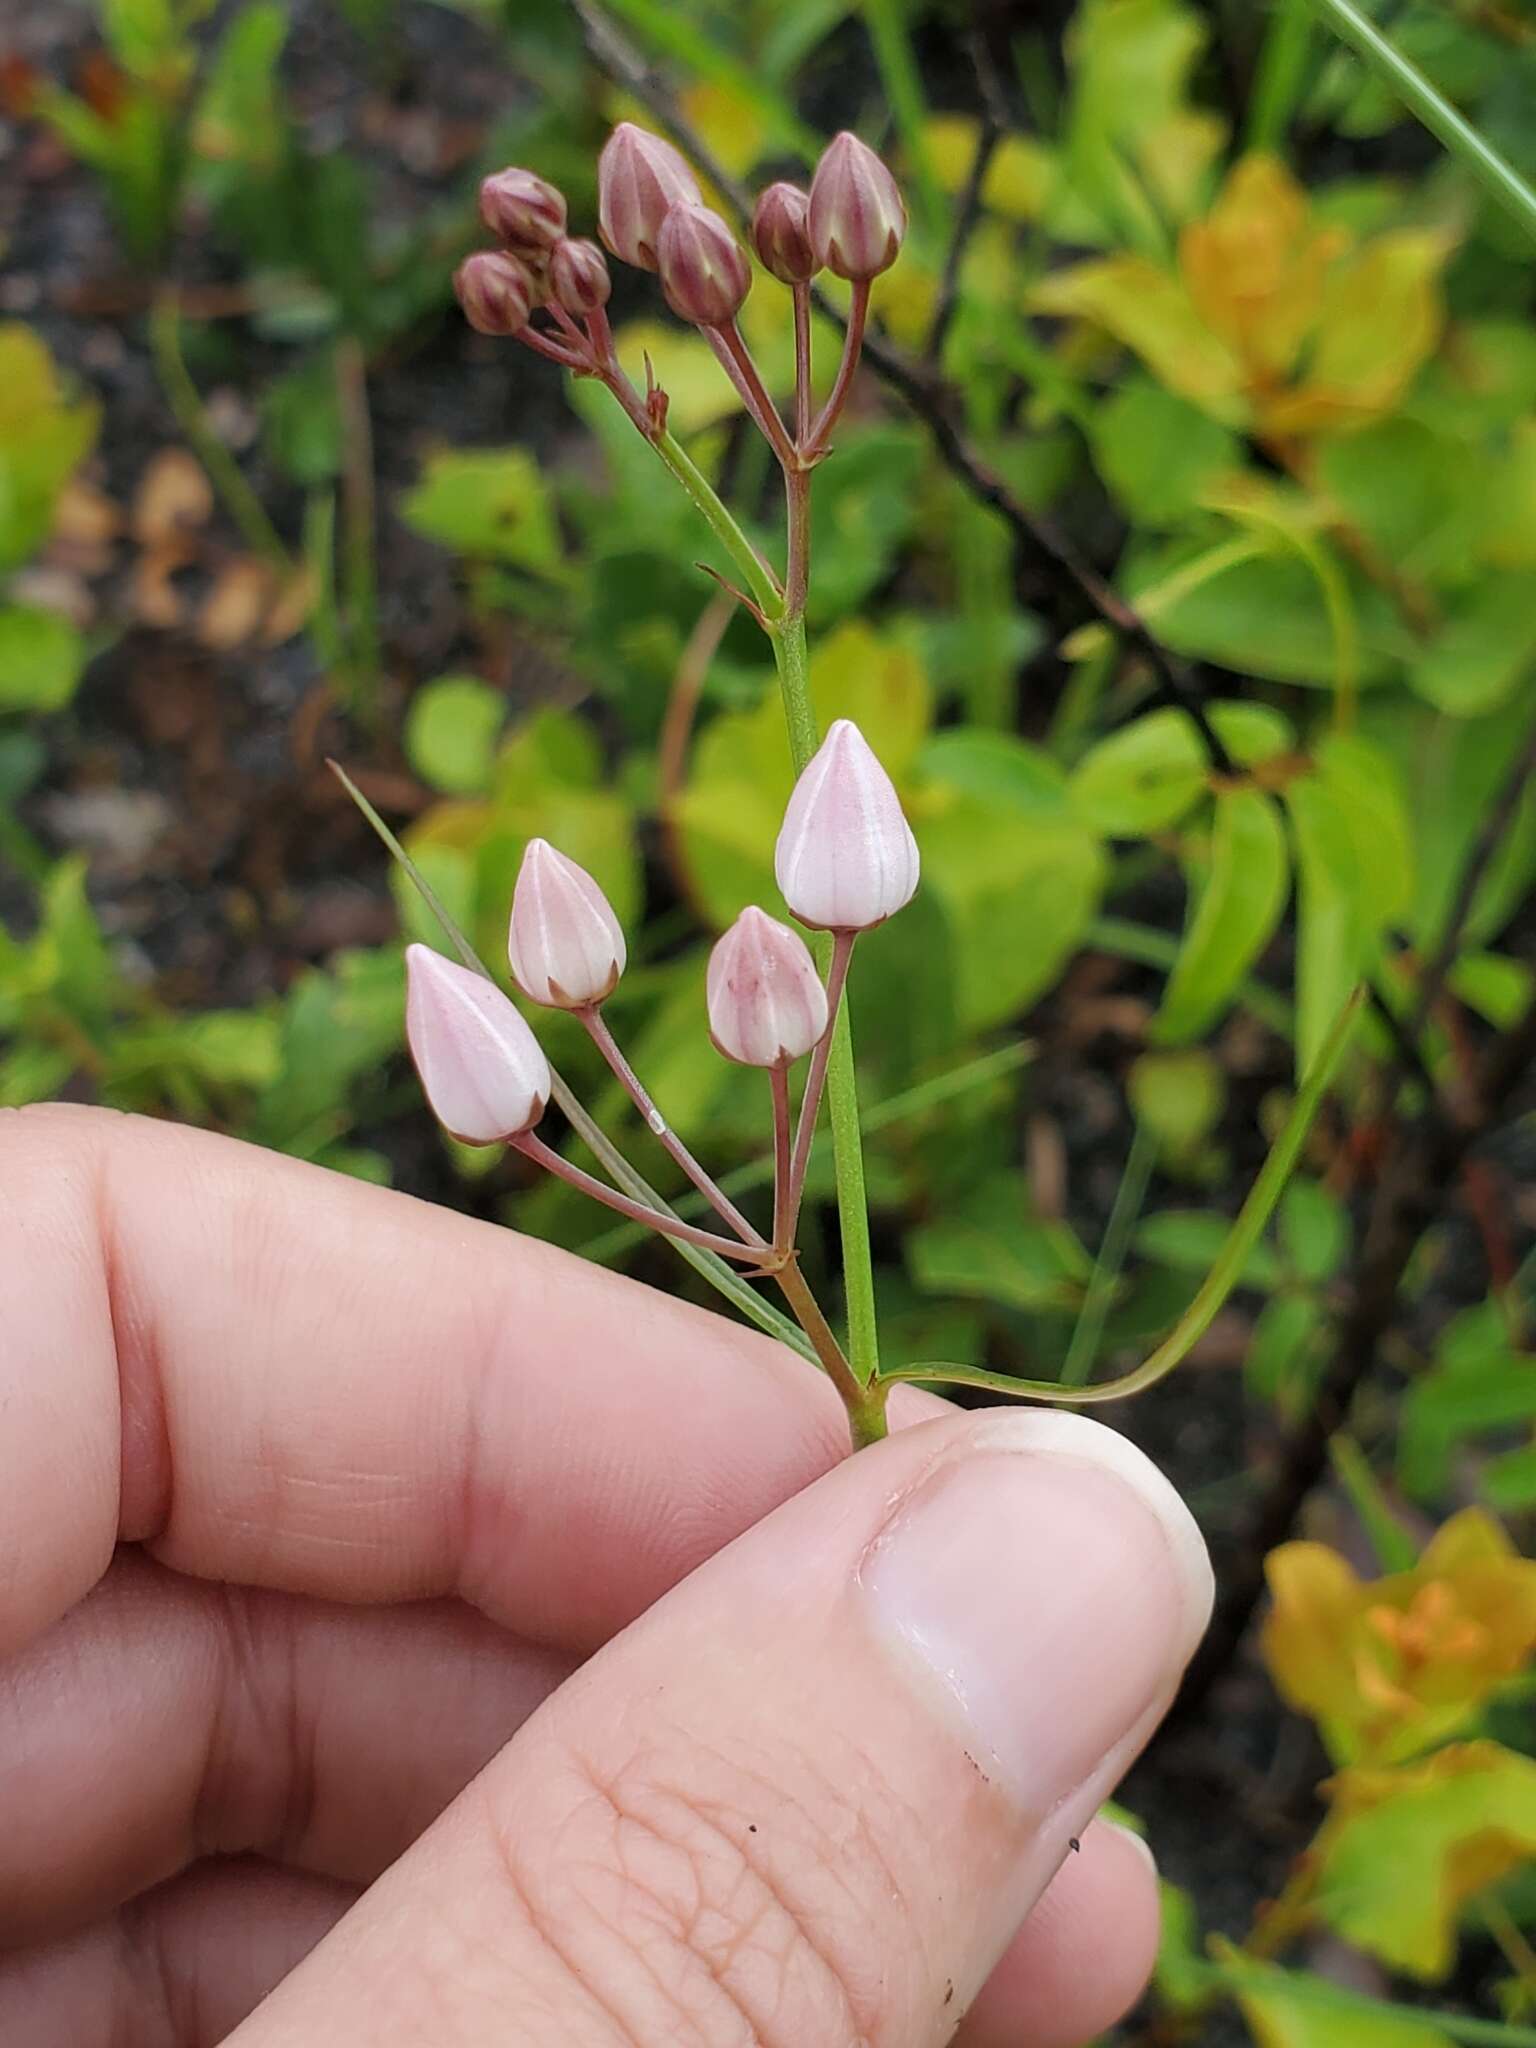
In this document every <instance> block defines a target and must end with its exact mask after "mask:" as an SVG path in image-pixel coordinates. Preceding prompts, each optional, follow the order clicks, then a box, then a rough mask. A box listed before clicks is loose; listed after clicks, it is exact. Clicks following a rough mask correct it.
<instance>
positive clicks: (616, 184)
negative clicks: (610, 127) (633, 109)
mask: <svg viewBox="0 0 1536 2048" xmlns="http://www.w3.org/2000/svg"><path fill="white" fill-rule="evenodd" d="M703 196H704V195H703V193H702V192H700V190H699V181H698V179H697V178H696V177H695V176H694V175H693V172H692V170H691V169H690V168H689V165H688V161H687V159H686V157H683V156H680V155H679V154H678V152H677V151H676V150H675V149H674V148H673V147H672V145H671V143H670V142H664V141H663V140H662V138H661V137H660V136H659V135H652V134H651V132H650V130H649V129H647V128H637V127H636V126H635V124H634V122H633V121H621V122H620V123H619V125H618V127H617V128H615V129H614V131H613V133H612V134H611V135H610V136H609V138H608V140H607V141H606V142H605V143H604V144H603V153H602V155H601V156H600V157H599V158H598V160H597V226H598V232H599V234H601V236H602V238H603V241H604V243H605V245H606V246H607V248H608V250H609V251H610V252H611V254H613V255H615V256H617V257H619V258H620V259H621V261H623V262H625V263H633V264H635V265H637V266H638V268H639V269H641V270H654V269H655V268H656V244H657V242H658V240H659V238H660V235H661V224H662V222H663V221H664V220H665V219H666V217H667V214H668V212H669V211H670V209H671V208H672V207H674V206H677V205H680V204H689V203H697V202H698V201H699V200H701V199H702V198H703Z"/></svg>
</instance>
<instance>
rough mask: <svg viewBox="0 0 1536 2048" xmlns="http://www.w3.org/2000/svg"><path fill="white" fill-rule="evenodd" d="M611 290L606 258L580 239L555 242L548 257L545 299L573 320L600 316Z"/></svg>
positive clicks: (597, 249)
mask: <svg viewBox="0 0 1536 2048" xmlns="http://www.w3.org/2000/svg"><path fill="white" fill-rule="evenodd" d="M612 290H613V279H612V278H611V277H610V276H609V275H608V258H607V257H606V256H605V255H604V254H603V252H602V250H601V249H599V247H598V246H597V244H596V242H589V241H587V240H586V239H585V238H584V237H583V236H579V235H578V236H574V237H567V238H566V239H565V240H564V241H560V242H556V244H555V246H554V248H553V249H552V250H551V251H550V257H549V295H550V297H551V298H552V299H553V300H554V302H555V304H556V305H557V306H561V307H563V308H564V310H565V311H566V312H567V313H569V314H570V315H571V317H572V319H574V320H581V319H585V317H586V316H587V315H588V314H589V313H600V312H601V311H602V309H603V307H604V306H606V305H607V303H608V298H609V294H610V293H611V292H612Z"/></svg>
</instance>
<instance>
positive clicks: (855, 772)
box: [406, 719, 918, 1145]
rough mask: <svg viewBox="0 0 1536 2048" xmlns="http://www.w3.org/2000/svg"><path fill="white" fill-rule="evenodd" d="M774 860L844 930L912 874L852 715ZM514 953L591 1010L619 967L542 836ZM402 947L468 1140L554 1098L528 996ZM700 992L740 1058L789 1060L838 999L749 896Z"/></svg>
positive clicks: (593, 904)
mask: <svg viewBox="0 0 1536 2048" xmlns="http://www.w3.org/2000/svg"><path fill="white" fill-rule="evenodd" d="M775 872H776V874H777V876H778V881H779V886H780V888H781V890H782V891H783V894H784V900H785V901H786V903H788V905H789V907H790V909H791V911H792V912H793V913H794V915H795V916H796V917H797V918H799V919H800V921H801V922H802V923H803V924H806V925H808V926H811V927H813V928H816V929H822V930H829V931H833V932H836V933H838V934H839V935H842V936H843V937H845V938H851V936H852V935H853V934H854V933H857V932H860V931H867V930H868V929H870V927H872V926H874V925H877V924H882V923H884V921H885V920H886V918H888V917H891V916H892V915H894V913H895V912H896V911H898V910H900V909H901V907H902V906H903V904H905V903H907V902H908V901H910V899H911V897H912V894H913V892H914V891H915V889H916V888H917V881H918V854H917V844H916V842H915V840H914V839H913V837H912V833H911V829H910V828H909V826H908V824H907V821H906V819H905V817H904V816H903V815H902V810H901V804H900V800H899V799H898V797H897V795H896V791H895V788H894V787H893V785H892V783H891V779H890V777H889V776H888V775H887V774H886V772H885V770H884V769H883V768H882V767H881V765H880V763H879V761H878V760H877V759H876V758H875V755H874V754H873V752H872V751H871V750H870V748H869V746H868V744H867V742H866V741H865V739H864V737H863V735H862V734H861V733H860V732H859V730H858V728H857V726H855V725H853V724H851V723H850V722H849V721H848V720H847V719H839V720H838V722H837V723H836V724H835V725H834V726H833V727H832V729H831V731H830V732H829V733H828V734H827V737H826V739H825V740H824V741H823V743H822V745H821V747H820V748H819V749H818V751H817V753H816V754H815V756H814V757H813V759H812V760H811V761H810V763H809V764H808V766H807V767H806V769H805V772H804V773H803V774H802V775H801V777H800V779H799V781H798V782H797V783H796V785H795V789H794V792H793V794H792V795H791V797H790V800H789V805H788V807H787V809H786V811H785V815H784V824H783V829H782V831H781V832H780V834H779V840H778V848H777V853H776V857H775ZM507 955H508V959H509V961H510V963H511V967H512V974H513V978H514V980H515V982H516V984H517V986H518V988H519V989H520V990H521V991H522V993H523V994H524V995H525V996H526V997H528V999H529V1000H530V1001H532V1002H535V1003H538V1004H541V1005H542V1006H544V1007H546V1008H551V1009H559V1010H571V1011H576V1012H578V1013H582V1014H584V1015H588V1016H590V1015H592V1014H593V1013H595V1012H596V1010H597V1009H598V1008H599V1007H600V1006H601V1005H602V1004H603V1003H604V1002H605V1001H606V1000H607V999H608V997H609V996H610V995H612V993H613V991H614V989H615V988H616V987H617V985H618V982H619V978H620V976H621V975H622V974H623V972H624V968H625V962H626V953H625V945H624V933H623V929H622V927H621V926H620V924H619V920H618V918H617V917H616V916H615V914H614V910H613V906H612V905H611V904H610V903H609V901H608V899H607V897H606V896H605V895H604V893H603V891H602V889H601V888H600V887H599V886H598V884H597V883H596V882H595V881H594V880H593V878H592V876H591V875H589V874H588V873H587V871H586V869H585V868H582V867H580V866H578V865H577V863H576V862H575V861H573V860H571V859H569V858H568V857H567V856H566V855H565V854H563V853H560V852H558V851H557V850H556V848H554V847H553V846H551V845H549V844H548V842H547V841H545V840H543V839H534V840H532V841H530V843H529V845H528V848H527V850H526V852H525V853H524V855H523V862H522V866H521V868H520V870H519V872H518V878H517V884H516V887H515V889H514V891H513V898H512V915H511V920H510V924H509V928H508V934H507ZM406 963H407V969H408V980H409V998H408V1001H407V1005H406V1034H407V1038H408V1040H409V1043H410V1047H411V1052H412V1055H413V1057H414V1058H415V1061H416V1066H417V1069H418V1071H419V1073H420V1075H421V1080H422V1086H423V1087H424V1088H425V1090H426V1093H427V1098H428V1100H429V1101H430V1103H431V1104H432V1108H433V1110H434V1111H435V1112H436V1114H437V1116H438V1119H439V1121H440V1122H441V1123H442V1124H443V1125H444V1126H445V1127H446V1128H447V1130H448V1131H450V1132H451V1133H452V1135H453V1136H454V1137H456V1138H459V1139H462V1140H463V1141H464V1142H465V1143H466V1144H471V1145H490V1144H496V1143H499V1142H506V1141H509V1140H512V1139H515V1138H517V1137H519V1136H520V1135H521V1134H522V1133H524V1132H527V1131H529V1130H531V1129H532V1127H533V1125H534V1124H536V1123H537V1122H538V1120H539V1118H540V1116H542V1114H543V1112H544V1106H545V1104H546V1103H547V1101H548V1100H549V1094H550V1073H549V1067H548V1064H547V1063H546V1061H545V1058H544V1055H543V1053H542V1052H541V1051H540V1049H539V1044H538V1041H537V1039H536V1038H535V1037H534V1035H533V1033H532V1031H531V1030H530V1029H529V1027H528V1025H527V1024H526V1023H525V1022H524V1020H523V1017H522V1016H521V1014H520V1013H519V1011H518V1010H517V1009H516V1007H515V1006H514V1005H513V1003H512V1002H511V1001H510V999H509V998H508V997H507V996H505V995H503V994H502V993H501V991H500V990H499V989H498V988H496V987H495V986H494V984H493V983H491V982H489V981H487V980H486V979H485V978H484V977H483V976H482V975H479V974H476V973H474V972H472V971H471V970H470V969H468V968H465V967H460V966H458V965H456V964H455V963H454V962H452V961H449V960H445V959H444V958H443V957H442V956H441V955H440V954H437V953H434V952H432V951H430V950H429V949H428V948H427V947H425V946H420V945H413V946H410V947H409V948H407V952H406ZM706 993H707V1002H708V1012H709V1031H710V1036H711V1038H712V1039H713V1040H714V1043H715V1045H716V1046H717V1047H718V1048H719V1050H720V1051H721V1052H722V1053H723V1054H724V1055H725V1057H726V1058H727V1059H730V1060H735V1061H738V1062H739V1063H741V1064H742V1065H744V1066H751V1067H765V1068H783V1067H786V1066H787V1065H788V1064H789V1063H790V1062H791V1061H794V1060H797V1059H801V1058H803V1057H804V1056H805V1055H806V1054H807V1053H810V1052H812V1051H813V1050H814V1049H816V1048H817V1047H818V1046H819V1045H820V1044H821V1043H822V1041H823V1040H824V1039H825V1037H826V1035H827V1033H828V1031H829V1029H830V1024H831V1015H830V1010H831V1008H832V1007H833V1006H832V1005H829V1002H828V992H827V989H826V988H825V987H824V986H823V984H822V980H821V977H820V975H819V974H818V973H817V970H816V965H815V962H814V961H813V960H812V958H811V955H810V952H809V950H808V949H807V947H806V944H805V942H804V940H803V939H801V938H799V937H798V936H797V935H796V934H795V933H794V932H793V931H791V930H790V929H789V927H788V926H787V925H784V924H781V923H779V922H778V920H777V919H775V918H772V917H770V916H769V915H768V913H767V912H766V911H764V910H760V909H758V908H757V907H756V906H755V905H754V906H752V907H750V908H748V909H746V910H744V911H743V912H742V914H741V915H740V917H738V918H737V920H736V922H735V923H734V924H733V925H732V926H731V928H730V930H729V931H728V932H726V933H725V935H724V937H722V938H721V939H720V940H719V941H718V943H717V944H716V946H715V948H714V951H713V953H712V955H711V957H710V962H709V972H708V978H707V987H706ZM834 1002H835V998H834Z"/></svg>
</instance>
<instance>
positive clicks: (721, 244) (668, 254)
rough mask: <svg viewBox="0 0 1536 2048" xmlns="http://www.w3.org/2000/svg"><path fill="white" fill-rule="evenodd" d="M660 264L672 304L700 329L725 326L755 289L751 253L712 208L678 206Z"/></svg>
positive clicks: (659, 249)
mask: <svg viewBox="0 0 1536 2048" xmlns="http://www.w3.org/2000/svg"><path fill="white" fill-rule="evenodd" d="M656 268H657V270H658V271H659V273H660V275H661V289H662V292H663V294H664V295H665V297H666V301H667V304H668V305H669V306H670V307H671V308H672V310H673V312H674V313H675V314H676V315H677V317H678V319H679V320H687V321H690V322H691V323H692V325H693V326H695V327H724V326H725V325H726V323H727V322H728V321H731V320H734V319H735V318H736V315H737V314H738V313H739V312H740V311H741V307H742V301H743V300H744V299H745V298H746V296H747V293H748V292H749V291H750V290H751V289H752V267H751V265H750V264H749V263H748V262H747V252H746V250H745V249H743V248H742V246H741V244H740V242H738V241H737V239H736V237H735V236H734V235H733V234H732V233H731V231H730V229H729V228H728V227H727V226H726V224H725V222H724V221H723V220H722V219H721V218H720V216H719V214H718V213H712V212H711V211H710V209H709V208H708V207H707V206H702V205H697V204H689V205H686V206H674V207H673V209H672V211H671V212H670V213H669V214H668V215H667V217H666V219H665V220H664V221H663V222H662V224H661V236H660V239H659V240H658V241H657V244H656Z"/></svg>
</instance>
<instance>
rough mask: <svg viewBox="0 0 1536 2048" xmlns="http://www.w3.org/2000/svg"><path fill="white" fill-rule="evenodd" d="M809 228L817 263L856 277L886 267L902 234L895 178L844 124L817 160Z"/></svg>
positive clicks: (903, 221)
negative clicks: (840, 132) (843, 127)
mask: <svg viewBox="0 0 1536 2048" xmlns="http://www.w3.org/2000/svg"><path fill="white" fill-rule="evenodd" d="M809 228H810V237H811V247H812V248H813V249H814V250H815V252H816V261H817V263H818V264H822V263H824V264H825V265H826V266H827V268H828V269H829V270H832V271H835V272H836V273H837V275H838V276H839V277H846V278H851V279H854V280H856V281H863V280H865V279H868V278H871V277H878V276H879V275H880V273H881V271H882V270H889V269H890V267H891V265H892V264H893V263H894V262H895V261H896V257H897V254H898V252H899V250H900V248H901V245H902V243H903V241H905V239H906V233H907V209H906V206H905V205H904V204H903V202H902V197H901V192H900V190H899V188H898V186H897V184H896V180H895V179H894V178H893V177H892V176H891V174H890V172H889V171H888V170H887V169H886V167H885V165H884V164H883V163H882V162H881V161H880V159H879V157H877V156H876V155H875V152H874V151H873V150H872V149H871V148H870V147H869V146H868V144H867V143H863V142H860V140H859V138H858V137H857V135H850V134H849V133H848V131H847V129H846V128H845V129H844V130H843V132H842V134H841V135H834V136H833V138H832V140H831V141H830V142H829V143H828V144H827V146H826V148H825V149H824V150H823V151H822V153H821V162H820V163H819V164H818V165H817V166H816V175H815V177H814V178H812V180H811V205H810V216H809Z"/></svg>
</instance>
